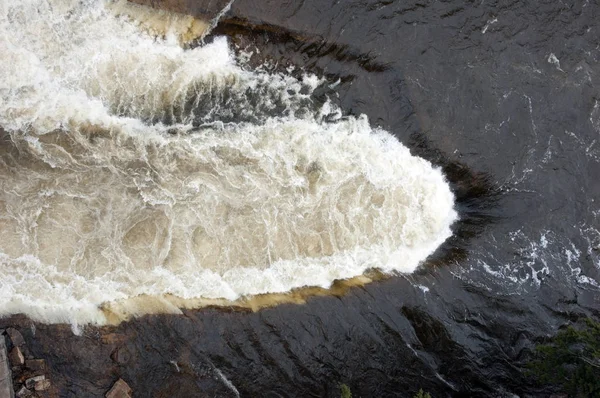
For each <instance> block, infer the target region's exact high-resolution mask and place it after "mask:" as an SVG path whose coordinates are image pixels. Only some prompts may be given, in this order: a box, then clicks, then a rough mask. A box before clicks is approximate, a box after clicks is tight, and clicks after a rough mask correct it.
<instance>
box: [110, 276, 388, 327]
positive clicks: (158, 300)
mask: <svg viewBox="0 0 600 398" xmlns="http://www.w3.org/2000/svg"><path fill="white" fill-rule="evenodd" d="M387 277H388V275H386V274H383V273H381V272H378V271H376V270H371V271H369V272H367V273H366V274H365V275H360V276H356V277H353V278H349V279H344V280H336V281H334V282H333V284H332V285H331V287H329V288H321V287H302V288H297V289H293V290H291V291H290V292H287V293H266V294H257V295H254V296H247V297H241V298H239V299H237V300H226V299H206V298H197V299H182V298H180V297H177V296H173V295H162V296H148V295H140V296H137V297H132V298H129V299H126V300H120V301H114V302H109V303H104V304H102V305H101V306H100V309H101V311H102V313H103V315H104V316H105V317H106V324H107V325H118V324H119V323H121V322H126V321H128V320H130V319H132V318H134V317H139V316H143V315H152V314H181V313H182V310H184V309H188V310H195V309H202V308H219V309H223V310H230V311H252V312H257V311H260V310H261V309H264V308H270V307H275V306H277V305H280V304H298V305H301V304H304V303H306V301H307V300H310V299H311V298H313V297H322V296H337V297H341V296H344V295H345V294H347V293H348V292H349V291H350V289H352V288H355V287H361V286H364V285H366V284H368V283H371V282H374V281H379V280H383V279H386V278H387Z"/></svg>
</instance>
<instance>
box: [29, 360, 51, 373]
mask: <svg viewBox="0 0 600 398" xmlns="http://www.w3.org/2000/svg"><path fill="white" fill-rule="evenodd" d="M25 367H26V368H27V369H29V370H31V371H33V372H38V371H41V372H45V371H46V361H44V360H43V359H28V360H26V361H25Z"/></svg>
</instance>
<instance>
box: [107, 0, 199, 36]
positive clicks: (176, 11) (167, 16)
mask: <svg viewBox="0 0 600 398" xmlns="http://www.w3.org/2000/svg"><path fill="white" fill-rule="evenodd" d="M136 3H139V4H136ZM107 6H108V8H109V9H110V10H111V11H112V12H113V13H114V14H115V15H117V16H127V17H129V18H131V19H133V20H134V21H136V23H137V24H139V26H140V28H141V29H143V30H145V31H147V32H148V33H149V34H151V35H155V36H160V37H165V36H167V35H169V34H172V35H175V36H176V37H177V39H178V40H179V42H180V43H181V44H186V43H189V42H191V41H193V40H195V39H198V38H201V37H203V36H204V35H205V34H206V33H208V30H209V29H210V22H209V21H210V19H211V18H209V17H208V16H201V15H196V16H192V15H190V14H189V13H183V12H185V8H184V7H167V6H166V5H163V4H160V5H158V4H157V7H156V8H150V7H148V6H147V5H144V2H143V1H138V2H130V1H127V0H114V1H112V2H109V3H108V5H107Z"/></svg>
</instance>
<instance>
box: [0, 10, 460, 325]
mask: <svg viewBox="0 0 600 398" xmlns="http://www.w3.org/2000/svg"><path fill="white" fill-rule="evenodd" d="M123 7H124V6H123V4H120V3H111V2H102V1H92V0H86V1H73V0H71V1H70V0H3V1H2V2H1V3H0V270H1V272H0V315H7V314H13V313H21V312H23V313H26V314H27V315H29V316H30V317H33V318H35V319H38V320H42V321H46V322H71V323H89V322H92V323H99V324H102V323H105V322H106V321H107V319H106V317H105V315H104V314H103V312H102V310H101V309H100V308H101V306H102V305H103V304H105V303H109V302H115V301H117V302H118V301H123V300H127V299H130V298H134V297H137V296H140V295H144V296H162V295H173V296H176V297H179V298H182V299H195V298H207V299H217V298H222V299H226V300H236V299H238V298H240V297H243V296H247V295H256V294H263V293H282V292H288V291H290V290H291V289H294V288H299V287H303V286H321V287H328V286H330V285H331V283H332V282H333V281H334V280H336V279H345V278H351V277H355V276H359V275H361V274H363V273H364V272H365V271H366V270H367V269H370V268H378V269H381V270H383V271H384V272H412V271H413V270H414V269H415V268H416V267H417V266H418V265H419V263H420V262H421V261H422V260H424V259H425V258H426V257H427V256H428V255H429V254H431V253H432V252H433V251H434V250H435V249H436V248H437V247H438V246H439V245H440V244H441V243H442V242H443V241H444V240H445V239H446V238H447V237H448V236H450V234H451V231H450V226H451V224H452V222H453V221H454V220H455V219H456V213H455V211H454V209H453V206H454V197H453V194H452V193H451V191H450V188H449V186H448V184H447V182H446V181H445V179H444V177H443V175H442V173H441V171H440V170H439V169H437V168H434V167H433V166H432V165H431V164H430V163H429V162H428V161H426V160H423V159H421V158H418V157H415V156H412V155H411V154H410V152H409V150H408V149H407V148H406V147H404V146H403V145H402V144H400V143H399V142H398V141H397V140H396V139H395V138H394V137H393V136H392V135H391V134H389V133H388V132H386V131H383V130H381V129H378V128H375V127H372V126H371V125H370V124H369V122H368V120H367V118H366V117H365V116H361V117H353V116H344V114H343V111H342V110H340V109H338V108H337V107H336V106H335V105H334V104H332V103H331V102H329V101H321V100H317V98H316V97H317V95H316V93H317V92H318V91H324V90H328V89H329V90H330V86H333V84H332V82H328V81H326V80H325V79H322V78H319V77H317V76H314V75H310V74H298V73H295V74H294V76H295V77H294V76H292V75H291V74H289V75H288V74H281V73H274V72H268V71H265V70H261V69H259V70H253V69H251V68H250V67H249V66H247V65H245V64H244V62H243V61H242V60H239V59H236V57H235V56H234V53H233V51H232V50H231V49H230V47H229V45H228V42H227V40H226V39H225V38H216V39H215V40H213V41H212V42H211V43H209V44H204V45H202V46H196V47H194V46H191V47H189V48H188V47H186V46H184V45H182V44H181V42H182V36H184V35H193V33H194V31H195V29H199V30H201V29H200V28H198V27H199V26H200V27H202V26H204V27H205V26H206V24H204V25H203V24H202V23H200V22H198V21H196V20H193V19H191V18H187V19H186V18H183V17H181V18H179V20H176V18H174V17H173V21H171V24H169V23H167V22H165V23H164V24H163V25H162V30H163V31H159V30H160V29H158V30H156V29H152V28H151V27H150V28H149V26H150V25H149V24H148V23H144V22H140V18H137V19H136V18H135V15H133V14H135V12H129V13H127V12H124V11H123ZM125 8H126V7H125ZM132 15H133V17H132ZM163 16H164V15H163ZM167 17H168V16H165V18H167ZM175 25H177V26H175ZM176 27H177V28H179V30H178V29H176ZM198 34H201V33H198ZM142 312H143V310H142Z"/></svg>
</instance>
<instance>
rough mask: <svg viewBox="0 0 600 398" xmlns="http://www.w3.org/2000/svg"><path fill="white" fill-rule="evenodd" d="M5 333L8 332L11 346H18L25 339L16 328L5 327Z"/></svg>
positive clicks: (22, 343)
mask: <svg viewBox="0 0 600 398" xmlns="http://www.w3.org/2000/svg"><path fill="white" fill-rule="evenodd" d="M6 334H8V337H10V341H11V343H12V344H13V346H15V347H20V346H22V345H24V344H25V339H24V338H23V335H22V334H21V332H19V331H18V330H17V329H15V328H8V329H6Z"/></svg>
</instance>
